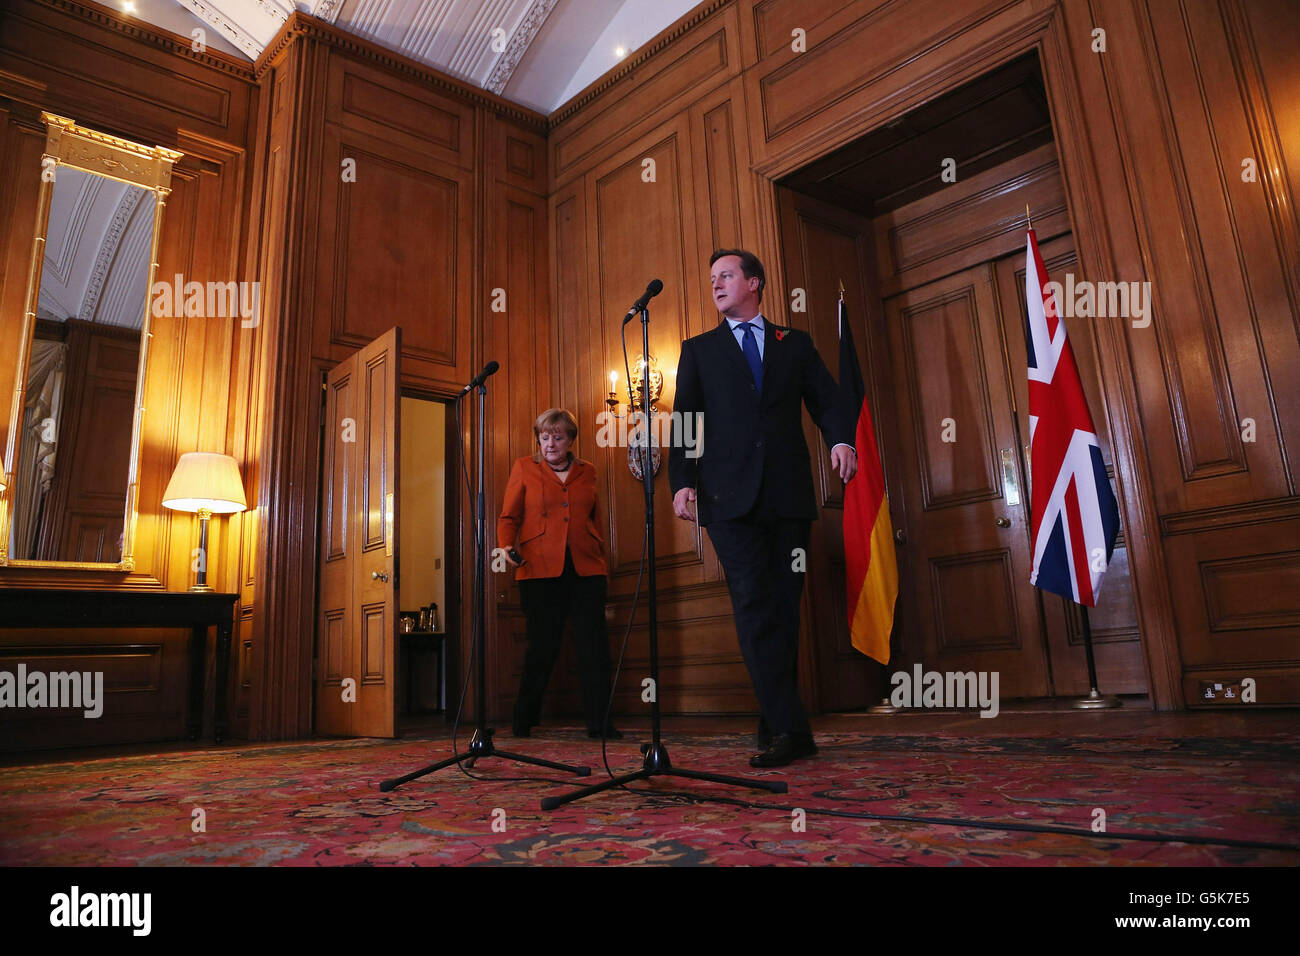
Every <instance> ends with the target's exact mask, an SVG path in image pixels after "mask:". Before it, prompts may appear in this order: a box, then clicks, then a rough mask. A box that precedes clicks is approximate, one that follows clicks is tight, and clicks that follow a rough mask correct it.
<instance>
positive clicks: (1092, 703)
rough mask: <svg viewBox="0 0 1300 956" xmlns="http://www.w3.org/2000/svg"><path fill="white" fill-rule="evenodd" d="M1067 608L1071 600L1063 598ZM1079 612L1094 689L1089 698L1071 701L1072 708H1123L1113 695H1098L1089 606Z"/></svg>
mask: <svg viewBox="0 0 1300 956" xmlns="http://www.w3.org/2000/svg"><path fill="white" fill-rule="evenodd" d="M1061 600H1062V601H1064V602H1065V606H1066V607H1067V608H1069V606H1070V603H1071V602H1070V600H1069V598H1062V599H1061ZM1079 610H1080V611H1081V612H1082V614H1083V651H1084V654H1086V655H1087V658H1088V686H1089V687H1090V688H1092V689H1091V690H1089V691H1088V696H1087V697H1076V698H1075V699H1074V700H1072V701H1070V706H1071V707H1073V708H1075V709H1076V710H1109V709H1110V708H1113V707H1122V706H1123V704H1122V702H1121V701H1120V699H1119V698H1118V697H1116V696H1114V695H1113V694H1099V693H1097V662H1096V660H1095V659H1094V658H1093V656H1092V627H1091V625H1089V623H1088V605H1086V604H1080V605H1079Z"/></svg>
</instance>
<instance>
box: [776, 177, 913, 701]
mask: <svg viewBox="0 0 1300 956" xmlns="http://www.w3.org/2000/svg"><path fill="white" fill-rule="evenodd" d="M777 202H778V210H779V214H780V223H781V246H782V250H783V252H784V261H785V280H786V289H787V291H788V293H789V294H790V299H789V300H788V301H786V302H783V303H782V302H769V301H768V299H770V298H771V293H770V290H769V295H768V296H767V297H766V298H765V300H764V303H763V305H764V314H767V315H770V316H771V318H772V321H774V322H778V323H784V324H788V325H791V326H793V327H795V328H797V329H803V330H804V331H806V332H808V333H809V335H811V336H812V339H813V343H814V344H815V345H816V346H817V351H818V352H819V353H820V354H821V357H822V360H823V361H824V362H825V363H826V365H827V367H828V368H829V369H830V370H831V374H832V375H833V376H835V377H836V378H837V379H838V377H839V355H840V343H839V325H838V322H839V284H840V282H841V281H842V282H843V283H844V288H845V298H846V301H847V302H848V303H849V321H850V322H852V323H853V334H854V344H855V345H856V346H857V350H858V363H859V365H860V366H861V367H862V375H863V380H864V381H865V382H866V385H867V390H868V394H869V396H870V398H871V407H872V409H873V412H874V414H875V419H876V422H875V423H876V431H877V435H883V434H885V433H884V432H882V431H881V421H880V411H879V409H880V407H881V402H882V401H883V399H884V397H885V396H887V395H888V382H887V381H886V382H885V383H883V385H884V387H883V388H882V387H881V386H882V383H881V382H880V381H879V380H878V379H879V377H878V376H877V375H875V374H873V370H874V369H875V368H876V367H878V366H879V365H880V364H881V363H883V362H884V361H885V358H884V356H883V354H877V353H882V352H883V342H882V341H881V332H882V329H881V322H880V307H879V304H880V293H879V289H878V282H877V280H876V275H875V255H874V252H873V249H872V244H873V238H872V226H871V220H870V219H868V218H866V217H865V216H861V215H859V214H857V213H854V212H851V211H849V210H847V209H844V208H843V207H837V206H832V205H830V204H829V203H825V202H822V201H820V200H817V199H813V198H812V197H810V196H806V195H804V194H802V193H798V192H795V191H794V190H792V189H787V188H785V187H783V186H779V187H777ZM796 290H797V291H796ZM795 303H800V304H802V305H803V306H804V309H803V311H795V308H794V306H795ZM804 431H805V433H806V439H807V441H808V447H809V449H812V450H813V483H814V487H815V489H816V492H817V505H818V509H819V511H820V518H819V520H817V521H815V522H814V523H813V527H812V539H811V545H812V547H811V548H810V552H811V553H810V554H809V555H808V581H807V587H806V588H805V591H804V594H805V604H804V608H803V615H802V619H803V621H804V623H805V627H804V637H803V639H801V640H800V664H799V667H800V678H801V687H800V692H801V693H802V694H803V695H804V699H805V701H808V702H809V703H810V705H812V707H813V709H815V710H819V711H834V710H855V709H859V708H862V707H867V706H869V705H871V704H874V703H877V702H878V701H879V700H880V698H881V696H882V692H884V691H886V690H887V682H886V680H885V679H884V675H883V673H882V668H881V665H879V664H877V663H876V662H875V661H873V660H871V659H870V658H869V657H866V656H865V655H863V654H862V653H861V652H860V651H858V650H857V649H856V648H855V647H854V646H853V644H852V643H851V641H850V639H849V626H848V610H847V604H846V594H845V589H846V575H847V570H846V568H845V562H844V484H843V482H841V481H840V479H839V476H838V475H836V474H835V473H834V472H833V471H831V468H830V450H829V449H828V448H827V447H826V443H825V441H823V440H822V437H821V433H820V432H818V431H817V428H816V427H815V426H814V425H813V424H812V422H811V420H810V419H809V418H808V416H806V415H805V416H804ZM881 458H882V461H886V462H887V458H886V456H885V455H884V454H883V453H882V455H881ZM887 467H888V466H887Z"/></svg>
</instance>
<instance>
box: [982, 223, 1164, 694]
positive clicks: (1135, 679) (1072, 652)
mask: <svg viewBox="0 0 1300 956" xmlns="http://www.w3.org/2000/svg"><path fill="white" fill-rule="evenodd" d="M1039 251H1040V252H1041V253H1042V255H1043V264H1044V265H1045V266H1046V268H1047V274H1048V278H1049V279H1053V280H1055V281H1057V282H1062V283H1063V282H1064V281H1065V275H1066V274H1067V273H1071V274H1073V275H1074V278H1075V281H1076V283H1077V282H1079V281H1081V280H1083V279H1084V278H1086V277H1085V276H1083V275H1082V274H1081V270H1080V268H1079V264H1078V260H1077V258H1076V256H1075V250H1074V237H1073V236H1072V235H1070V234H1068V233H1067V234H1066V235H1064V236H1058V237H1057V238H1055V239H1052V240H1050V241H1048V242H1044V243H1042V244H1041V245H1040V247H1039ZM995 271H996V274H997V284H998V297H999V300H1000V302H1001V313H1002V329H1003V335H1004V338H1005V341H1006V347H1007V349H1006V350H1007V362H1008V365H1009V375H1010V378H1011V381H1012V383H1013V385H1014V390H1013V395H1014V399H1015V407H1016V415H1017V420H1018V422H1019V428H1020V434H1021V435H1022V436H1027V435H1028V434H1029V412H1028V408H1029V405H1028V397H1027V392H1026V388H1027V386H1028V379H1027V376H1026V374H1025V367H1026V358H1025V333H1024V325H1025V314H1026V313H1025V308H1026V306H1025V256H1024V253H1023V252H1020V253H1017V254H1015V255H1010V256H1006V257H1004V258H1002V259H1000V260H998V262H997V264H996V266H995ZM1068 331H1069V334H1070V345H1071V347H1072V348H1073V349H1074V358H1075V361H1076V362H1077V364H1078V366H1079V378H1080V380H1081V382H1082V384H1083V391H1084V394H1085V395H1086V396H1087V399H1088V408H1089V409H1091V410H1092V421H1093V425H1094V426H1095V427H1096V429H1097V440H1098V441H1099V442H1100V444H1101V455H1102V458H1103V459H1104V460H1105V462H1106V471H1107V474H1108V475H1110V476H1111V478H1112V481H1113V479H1114V465H1113V458H1112V455H1111V448H1110V430H1109V428H1108V427H1107V424H1106V409H1105V406H1104V405H1103V404H1102V391H1101V383H1100V382H1099V381H1098V379H1097V363H1096V360H1095V346H1094V328H1093V323H1092V322H1090V321H1088V320H1086V319H1074V320H1073V321H1071V322H1070V323H1069V324H1068ZM1025 444H1026V441H1025V440H1024V439H1023V438H1022V440H1021V442H1020V444H1019V445H1018V446H1017V453H1018V455H1019V456H1020V462H1021V472H1022V473H1025V472H1026V471H1027V468H1026V465H1025V459H1024V457H1023V455H1024V447H1025ZM1118 497H1119V495H1118V493H1117V494H1116V498H1118ZM1026 500H1028V496H1027V495H1026ZM1040 599H1041V601H1042V605H1043V619H1044V622H1045V624H1046V627H1047V646H1048V655H1049V658H1050V661H1051V668H1052V683H1053V685H1054V686H1055V689H1056V693H1058V694H1062V695H1075V694H1086V693H1087V692H1088V665H1087V659H1086V656H1085V653H1084V647H1083V611H1082V608H1080V607H1079V606H1078V605H1076V604H1074V603H1073V602H1072V601H1065V600H1064V599H1062V598H1060V597H1058V596H1057V595H1055V594H1051V593H1048V592H1043V593H1042V594H1041V595H1040ZM1088 619H1089V624H1090V625H1091V628H1092V640H1093V650H1094V654H1095V658H1096V664H1097V681H1098V683H1099V684H1100V685H1101V686H1100V687H1099V688H1098V689H1099V690H1101V691H1102V692H1103V693H1109V694H1144V693H1146V691H1147V682H1146V667H1145V665H1144V663H1143V660H1142V644H1141V640H1140V637H1139V634H1138V620H1137V605H1136V603H1135V602H1134V599H1133V581H1132V579H1131V578H1130V577H1129V566H1128V547H1127V544H1126V541H1125V537H1124V527H1123V524H1122V523H1121V525H1120V533H1119V537H1118V538H1117V539H1116V541H1115V552H1114V554H1113V555H1112V556H1111V561H1110V566H1109V567H1108V568H1107V570H1106V576H1105V577H1104V578H1103V579H1102V586H1101V595H1100V597H1099V598H1098V602H1097V606H1096V607H1095V608H1092V609H1091V610H1089V612H1088Z"/></svg>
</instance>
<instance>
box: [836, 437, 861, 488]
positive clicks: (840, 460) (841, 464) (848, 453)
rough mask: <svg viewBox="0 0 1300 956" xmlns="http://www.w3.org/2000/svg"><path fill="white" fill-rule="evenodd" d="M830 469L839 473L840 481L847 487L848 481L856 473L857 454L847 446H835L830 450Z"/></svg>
mask: <svg viewBox="0 0 1300 956" xmlns="http://www.w3.org/2000/svg"><path fill="white" fill-rule="evenodd" d="M831 467H832V468H834V469H835V470H836V471H838V472H839V473H840V481H842V482H844V483H845V484H846V485H847V484H848V483H849V479H850V478H852V477H853V476H854V475H856V474H857V473H858V453H857V452H855V451H854V450H853V449H852V448H850V447H849V446H848V445H836V446H835V447H834V448H832V449H831Z"/></svg>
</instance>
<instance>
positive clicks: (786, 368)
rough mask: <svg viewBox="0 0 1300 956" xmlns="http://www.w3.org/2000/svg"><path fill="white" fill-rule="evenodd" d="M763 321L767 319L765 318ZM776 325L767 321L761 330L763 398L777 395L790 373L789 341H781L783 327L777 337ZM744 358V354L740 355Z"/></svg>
mask: <svg viewBox="0 0 1300 956" xmlns="http://www.w3.org/2000/svg"><path fill="white" fill-rule="evenodd" d="M765 321H767V320H766V319H765ZM777 329H778V326H775V325H773V324H772V323H771V322H770V321H767V328H766V329H765V330H764V332H763V394H762V398H763V399H764V400H766V399H768V398H770V397H771V396H772V395H779V394H780V393H781V390H782V389H783V388H785V381H786V379H787V378H788V377H789V375H790V343H789V342H786V341H783V340H784V338H785V335H784V332H785V329H783V328H782V329H781V330H780V331H781V332H782V333H783V334H782V335H781V336H780V337H779V338H778V337H777V334H776V333H777ZM741 359H742V360H743V359H744V356H743V355H742V356H741Z"/></svg>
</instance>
